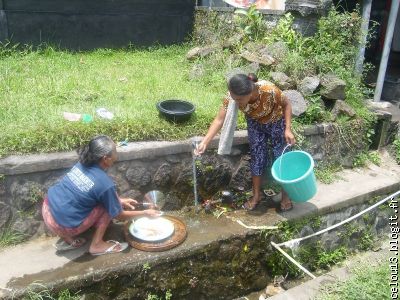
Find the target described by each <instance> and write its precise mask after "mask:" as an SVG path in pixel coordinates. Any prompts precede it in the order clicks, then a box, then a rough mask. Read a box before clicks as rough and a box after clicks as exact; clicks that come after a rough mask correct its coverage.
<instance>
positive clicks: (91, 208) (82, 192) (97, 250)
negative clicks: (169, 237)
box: [42, 135, 158, 255]
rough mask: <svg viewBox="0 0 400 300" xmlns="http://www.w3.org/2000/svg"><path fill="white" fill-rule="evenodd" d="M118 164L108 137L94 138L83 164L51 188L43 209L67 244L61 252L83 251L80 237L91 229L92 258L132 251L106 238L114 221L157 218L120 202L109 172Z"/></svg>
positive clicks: (83, 154) (81, 156)
mask: <svg viewBox="0 0 400 300" xmlns="http://www.w3.org/2000/svg"><path fill="white" fill-rule="evenodd" d="M116 160H117V151H116V146H115V144H114V142H113V141H112V140H111V138H109V137H108V136H105V135H100V136H97V137H95V138H93V139H92V140H91V141H90V142H89V143H88V144H87V145H86V146H85V147H84V148H83V149H81V150H80V151H79V162H78V163H77V164H76V165H75V166H74V167H73V168H72V169H71V170H70V171H69V172H68V173H67V174H66V175H65V176H64V177H63V178H62V179H61V181H60V182H58V183H57V184H55V185H53V186H51V187H50V188H49V190H48V194H47V198H46V199H45V200H44V203H43V207H42V214H43V219H44V222H45V224H46V225H47V227H48V228H49V229H50V230H51V231H52V232H54V233H55V234H57V235H58V236H59V237H60V238H61V239H62V240H63V241H62V242H61V243H58V244H56V248H57V249H58V250H70V249H74V248H79V247H81V246H82V245H83V244H85V243H86V240H85V239H84V238H82V237H77V236H78V235H79V234H81V233H83V232H85V231H86V230H88V229H89V228H90V227H92V226H94V227H95V231H94V234H93V238H92V241H91V243H90V247H89V253H91V254H92V255H102V254H108V253H117V252H121V251H123V250H125V249H126V248H127V247H128V244H127V243H120V242H117V241H114V240H109V241H104V239H103V237H104V234H105V232H106V229H107V227H108V225H109V224H110V221H111V219H113V218H116V219H119V220H126V219H130V218H132V217H135V216H138V215H148V216H157V215H158V212H157V211H156V210H153V209H148V210H144V211H135V210H125V209H134V206H133V204H136V203H137V202H136V200H133V199H130V198H120V197H119V196H118V195H117V191H116V188H115V184H114V182H113V181H112V179H111V178H110V177H109V176H108V175H107V173H106V170H107V169H108V168H110V167H111V166H112V165H113V164H114V162H115V161H116Z"/></svg>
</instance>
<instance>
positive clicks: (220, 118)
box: [195, 107, 226, 154]
mask: <svg viewBox="0 0 400 300" xmlns="http://www.w3.org/2000/svg"><path fill="white" fill-rule="evenodd" d="M225 116H226V110H225V108H224V107H221V108H220V109H219V111H218V114H217V115H216V117H215V118H214V120H213V121H212V123H211V125H210V128H209V129H208V132H207V134H206V136H205V137H204V139H203V140H202V141H201V143H200V144H199V145H198V146H197V151H196V150H195V154H203V153H204V152H205V151H206V149H207V146H208V144H209V143H210V142H211V140H212V139H213V137H214V136H215V135H216V134H217V133H218V132H219V131H220V129H221V128H222V125H224V120H225Z"/></svg>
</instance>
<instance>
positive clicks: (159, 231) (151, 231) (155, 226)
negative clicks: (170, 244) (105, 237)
mask: <svg viewBox="0 0 400 300" xmlns="http://www.w3.org/2000/svg"><path fill="white" fill-rule="evenodd" d="M174 231H175V226H174V223H172V222H171V221H170V220H168V219H165V218H148V217H143V218H140V219H137V220H136V221H134V222H132V223H131V225H130V226H129V232H130V233H131V234H132V235H133V236H134V237H135V238H138V239H140V240H143V241H148V242H155V241H160V240H163V239H166V238H167V237H170V236H171V235H172V234H173V233H174Z"/></svg>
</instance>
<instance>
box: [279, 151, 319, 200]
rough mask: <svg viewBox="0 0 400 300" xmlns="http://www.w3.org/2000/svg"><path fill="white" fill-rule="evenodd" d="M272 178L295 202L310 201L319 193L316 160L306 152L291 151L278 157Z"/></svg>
mask: <svg viewBox="0 0 400 300" xmlns="http://www.w3.org/2000/svg"><path fill="white" fill-rule="evenodd" d="M271 173H272V177H273V178H274V179H275V180H276V181H277V182H278V183H279V184H280V185H281V186H282V188H283V189H284V190H285V192H286V193H287V194H288V196H289V198H290V199H291V200H292V201H294V202H305V201H307V200H310V199H311V198H312V197H313V196H314V195H315V193H316V192H317V180H316V179H315V174H314V160H313V158H312V157H311V155H310V154H308V153H307V152H304V151H291V152H287V153H285V154H283V155H281V156H280V157H278V158H277V159H276V160H275V162H274V164H273V165H272V169H271Z"/></svg>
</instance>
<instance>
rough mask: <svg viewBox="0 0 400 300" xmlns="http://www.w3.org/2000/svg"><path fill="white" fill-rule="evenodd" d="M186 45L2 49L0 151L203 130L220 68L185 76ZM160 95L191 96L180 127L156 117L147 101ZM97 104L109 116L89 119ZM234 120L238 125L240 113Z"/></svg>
mask: <svg viewBox="0 0 400 300" xmlns="http://www.w3.org/2000/svg"><path fill="white" fill-rule="evenodd" d="M188 49H189V48H188V46H171V47H164V48H162V47H159V48H152V49H144V50H134V49H127V50H108V49H102V50H97V51H93V52H86V53H71V52H65V51H58V50H54V49H53V48H51V47H47V48H43V49H40V50H35V51H31V50H27V51H9V52H7V53H4V52H5V51H4V50H3V53H2V55H1V60H0V99H1V101H0V128H1V131H2V133H1V135H0V156H5V155H9V154H13V153H28V152H49V151H62V150H71V149H74V148H76V147H78V146H79V145H81V144H82V143H84V142H86V141H87V140H88V139H90V138H91V137H92V136H94V135H96V134H107V135H110V136H111V137H112V138H114V139H115V140H116V141H121V140H125V139H128V140H129V141H139V140H174V139H181V138H187V137H191V136H194V135H199V134H201V135H203V134H204V133H205V132H206V130H207V128H208V126H209V123H210V122H211V121H212V119H213V117H214V116H215V114H216V112H217V110H218V108H219V105H220V103H221V100H222V97H223V95H224V93H225V88H226V86H225V79H224V71H225V70H222V69H221V70H218V69H217V67H216V68H215V69H214V70H213V72H212V75H210V76H211V77H210V76H207V75H206V76H203V77H201V78H200V79H195V80H190V79H189V73H190V70H191V68H192V66H193V65H192V64H191V63H189V62H188V61H187V60H186V59H185V54H186V52H187V51H188ZM0 54H1V52H0ZM165 99H187V100H189V101H191V102H192V103H193V104H194V105H195V106H196V113H195V115H194V117H192V119H191V120H190V121H189V122H187V123H184V124H180V125H175V124H171V123H169V122H167V121H165V120H163V119H160V118H159V116H158V111H157V110H156V107H155V104H156V103H157V102H158V101H160V100H165ZM100 107H105V108H107V109H108V110H110V111H111V112H113V113H114V115H115V118H114V119H113V120H112V121H106V120H102V119H100V118H96V113H95V111H96V109H97V108H100ZM63 112H74V113H87V114H91V115H92V116H94V117H95V119H94V121H93V122H91V123H88V124H84V123H82V122H69V121H66V120H64V119H63ZM240 124H241V125H240V126H241V127H242V128H243V127H244V122H243V119H241V120H240Z"/></svg>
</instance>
